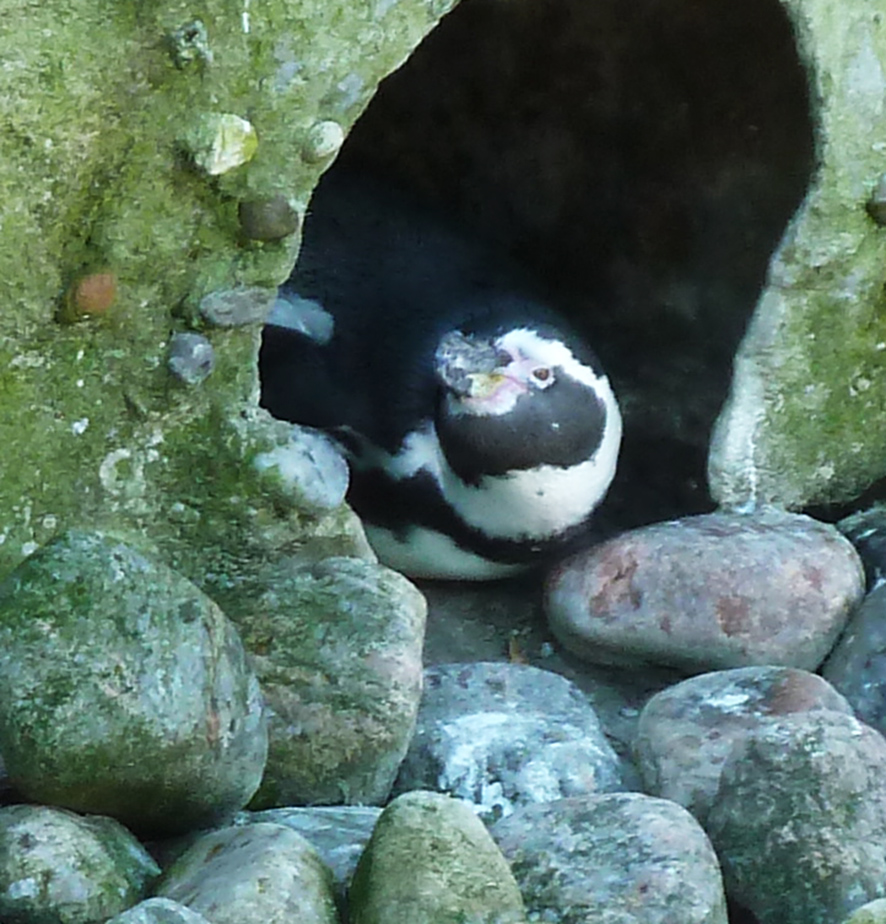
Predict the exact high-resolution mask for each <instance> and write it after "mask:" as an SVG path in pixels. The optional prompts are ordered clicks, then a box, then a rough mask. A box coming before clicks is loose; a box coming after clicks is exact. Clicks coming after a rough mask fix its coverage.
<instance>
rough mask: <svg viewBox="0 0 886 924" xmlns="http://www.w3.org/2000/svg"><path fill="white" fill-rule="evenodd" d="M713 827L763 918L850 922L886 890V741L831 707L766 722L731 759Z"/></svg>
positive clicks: (777, 923)
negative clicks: (857, 912)
mask: <svg viewBox="0 0 886 924" xmlns="http://www.w3.org/2000/svg"><path fill="white" fill-rule="evenodd" d="M706 827H707V831H708V834H709V835H710V838H711V841H712V842H713V844H714V847H715V848H716V850H717V856H718V857H719V858H720V863H721V864H722V866H723V875H724V880H725V882H726V888H727V890H728V892H729V894H730V896H732V897H733V898H734V899H735V900H736V902H738V903H740V904H741V905H742V906H744V907H745V908H747V909H748V910H749V911H751V912H753V914H755V915H756V917H757V919H758V920H759V922H760V924H833V922H835V921H843V920H844V919H845V918H846V917H848V915H849V914H851V913H852V912H853V911H854V910H855V909H856V908H858V907H859V905H862V904H863V903H864V902H866V901H870V900H871V899H874V898H881V897H883V894H884V892H886V852H884V850H883V848H882V845H883V844H884V843H886V740H884V739H883V737H882V736H881V735H880V734H879V733H878V732H876V731H874V730H873V729H872V728H869V727H868V726H866V725H863V724H862V723H861V722H859V721H858V720H857V719H854V718H852V717H851V716H846V715H841V714H838V713H835V712H832V711H827V712H809V713H798V714H797V715H794V716H790V717H786V718H784V719H783V720H782V721H780V722H778V723H772V724H769V725H765V726H761V727H760V728H758V729H756V730H755V731H753V732H751V733H750V734H748V735H747V737H746V738H745V739H744V740H743V741H742V742H741V744H740V745H739V746H738V747H736V748H735V749H734V750H733V751H732V753H731V754H730V756H729V758H728V759H727V760H726V762H725V764H724V766H723V772H722V776H721V781H720V788H719V791H718V793H717V798H716V800H715V802H714V804H713V806H712V807H711V810H710V812H709V813H708V817H707V823H706Z"/></svg>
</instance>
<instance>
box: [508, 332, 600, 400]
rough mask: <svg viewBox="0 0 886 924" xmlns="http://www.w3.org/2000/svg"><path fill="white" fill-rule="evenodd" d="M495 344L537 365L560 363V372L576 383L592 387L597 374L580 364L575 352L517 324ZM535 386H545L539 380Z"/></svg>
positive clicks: (594, 386)
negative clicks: (515, 327) (516, 326)
mask: <svg viewBox="0 0 886 924" xmlns="http://www.w3.org/2000/svg"><path fill="white" fill-rule="evenodd" d="M496 346H498V347H500V348H501V349H502V350H505V351H506V352H508V353H510V354H511V356H514V357H521V358H525V359H527V360H532V361H533V362H534V363H535V364H537V365H538V366H544V367H547V368H555V367H556V366H560V367H561V368H562V369H563V371H564V372H565V373H566V374H567V375H570V376H572V378H574V379H575V380H576V381H577V382H581V383H582V384H583V385H587V386H588V387H589V388H593V389H595V390H596V386H597V383H598V382H599V381H600V377H599V376H598V375H597V374H596V373H595V372H594V370H593V369H591V367H590V366H586V365H585V364H584V363H582V362H579V361H578V360H577V359H576V358H575V354H574V353H573V352H572V350H570V349H569V347H567V346H566V345H565V344H563V343H560V342H559V341H558V340H547V339H546V338H545V337H541V336H539V335H538V334H537V333H536V332H535V331H532V330H529V329H528V328H525V327H519V328H517V329H516V330H512V331H508V333H506V334H504V335H503V336H501V337H499V338H498V340H496ZM539 387H546V384H545V383H539Z"/></svg>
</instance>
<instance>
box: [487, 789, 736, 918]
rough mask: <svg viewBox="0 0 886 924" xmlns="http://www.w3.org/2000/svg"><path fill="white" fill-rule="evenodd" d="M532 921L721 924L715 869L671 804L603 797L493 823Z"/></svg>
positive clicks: (529, 809)
mask: <svg viewBox="0 0 886 924" xmlns="http://www.w3.org/2000/svg"><path fill="white" fill-rule="evenodd" d="M491 830H492V836H493V837H494V838H495V841H496V843H497V844H498V845H499V847H500V848H501V850H502V853H504V855H505V858H506V859H507V860H508V861H509V862H510V864H511V867H512V869H513V870H514V875H515V876H516V878H517V882H518V883H519V884H520V889H521V890H522V892H523V898H524V901H525V902H526V909H527V911H528V912H529V915H530V918H531V920H533V921H556V922H557V924H588V922H590V921H593V922H594V924H627V922H629V921H630V922H633V921H637V922H640V921H642V922H643V924H673V922H675V921H679V922H680V924H727V919H726V899H725V897H724V894H723V883H722V879H721V877H720V868H719V865H718V863H717V858H716V856H715V855H714V851H713V848H712V847H711V844H710V842H709V841H708V838H707V837H706V836H705V833H704V831H703V830H702V829H701V827H700V825H699V824H698V822H696V820H695V819H694V818H693V817H692V816H691V815H690V814H689V812H687V811H686V810H685V809H684V808H681V807H680V806H679V805H677V804H676V803H674V802H668V801H666V800H664V799H656V798H653V797H652V796H646V795H643V794H641V793H605V794H601V795H593V796H584V797H582V798H576V799H560V800H559V801H557V802H550V803H548V804H546V805H527V806H524V807H522V808H520V809H518V810H517V811H516V812H514V814H513V815H511V816H510V817H509V818H504V819H502V820H501V821H499V822H496V824H495V825H493V827H492V829H491Z"/></svg>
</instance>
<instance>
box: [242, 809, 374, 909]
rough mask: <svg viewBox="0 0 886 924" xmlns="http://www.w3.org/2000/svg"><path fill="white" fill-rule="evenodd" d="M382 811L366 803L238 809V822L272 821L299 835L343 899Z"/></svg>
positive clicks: (337, 893)
mask: <svg viewBox="0 0 886 924" xmlns="http://www.w3.org/2000/svg"><path fill="white" fill-rule="evenodd" d="M381 812H382V810H381V809H380V808H375V807H374V806H368V805H315V806H313V807H311V808H278V809H265V811H263V812H241V813H240V814H239V815H238V816H237V819H236V821H237V823H238V824H254V823H256V822H271V823H272V824H278V825H285V826H286V827H287V828H292V830H293V831H296V832H297V833H299V834H301V836H302V837H304V838H305V839H306V840H308V841H310V842H311V845H312V846H313V847H314V848H315V849H316V850H317V852H318V853H319V854H320V857H321V858H322V860H323V862H324V863H325V864H326V865H327V866H328V867H329V869H330V871H331V872H332V876H333V879H334V881H335V890H336V896H337V897H341V898H342V899H344V896H345V894H346V892H347V886H348V884H349V883H350V881H351V876H353V875H354V870H355V869H356V868H357V861H358V860H359V859H360V854H361V853H363V849H364V848H365V847H366V844H367V842H368V841H369V838H370V837H372V830H373V828H374V827H375V823H376V822H377V821H378V816H379V815H381Z"/></svg>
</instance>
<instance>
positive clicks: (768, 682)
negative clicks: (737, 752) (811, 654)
mask: <svg viewBox="0 0 886 924" xmlns="http://www.w3.org/2000/svg"><path fill="white" fill-rule="evenodd" d="M823 709H831V710H834V711H836V712H841V713H842V714H843V715H852V707H851V706H850V705H849V703H848V702H846V700H845V699H844V698H843V697H842V696H841V695H840V694H839V693H838V692H837V691H836V690H835V689H834V688H833V687H832V686H831V685H830V684H829V683H827V681H825V680H822V678H821V677H819V676H818V675H817V674H810V673H809V672H808V671H801V670H798V669H797V668H793V667H740V668H735V669H734V670H731V671H715V672H714V673H710V674H701V675H699V676H697V677H691V678H690V679H688V680H684V681H683V682H682V683H678V684H675V685H674V686H672V687H668V688H667V689H666V690H662V691H661V692H660V693H657V694H656V695H655V696H653V697H652V698H651V699H650V700H649V702H648V703H647V704H646V706H645V707H644V708H643V711H642V712H641V713H640V721H639V723H638V725H637V735H636V738H635V740H634V753H635V756H636V758H637V769H638V770H639V771H640V775H641V777H642V779H643V784H644V788H645V790H646V792H649V793H651V794H652V795H654V796H661V797H662V798H664V799H670V800H672V801H673V802H677V803H679V804H680V805H682V806H683V807H684V808H686V809H688V810H689V811H690V812H692V814H693V815H694V816H695V817H696V818H697V819H698V820H699V821H700V822H701V823H702V824H704V822H705V818H706V817H707V813H708V811H709V810H710V807H711V804H712V803H713V801H714V798H715V796H716V794H717V788H718V786H719V785H720V773H721V771H722V769H723V762H724V761H725V760H726V758H727V757H728V756H729V753H730V752H731V750H732V748H733V747H734V746H735V744H736V742H738V741H740V740H741V739H742V738H744V737H745V736H746V735H747V734H749V733H750V732H751V731H753V730H754V729H756V728H759V727H760V726H761V725H764V724H767V723H771V722H777V721H779V720H780V719H782V718H783V717H784V716H787V715H794V714H795V713H797V712H811V711H814V710H823Z"/></svg>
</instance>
